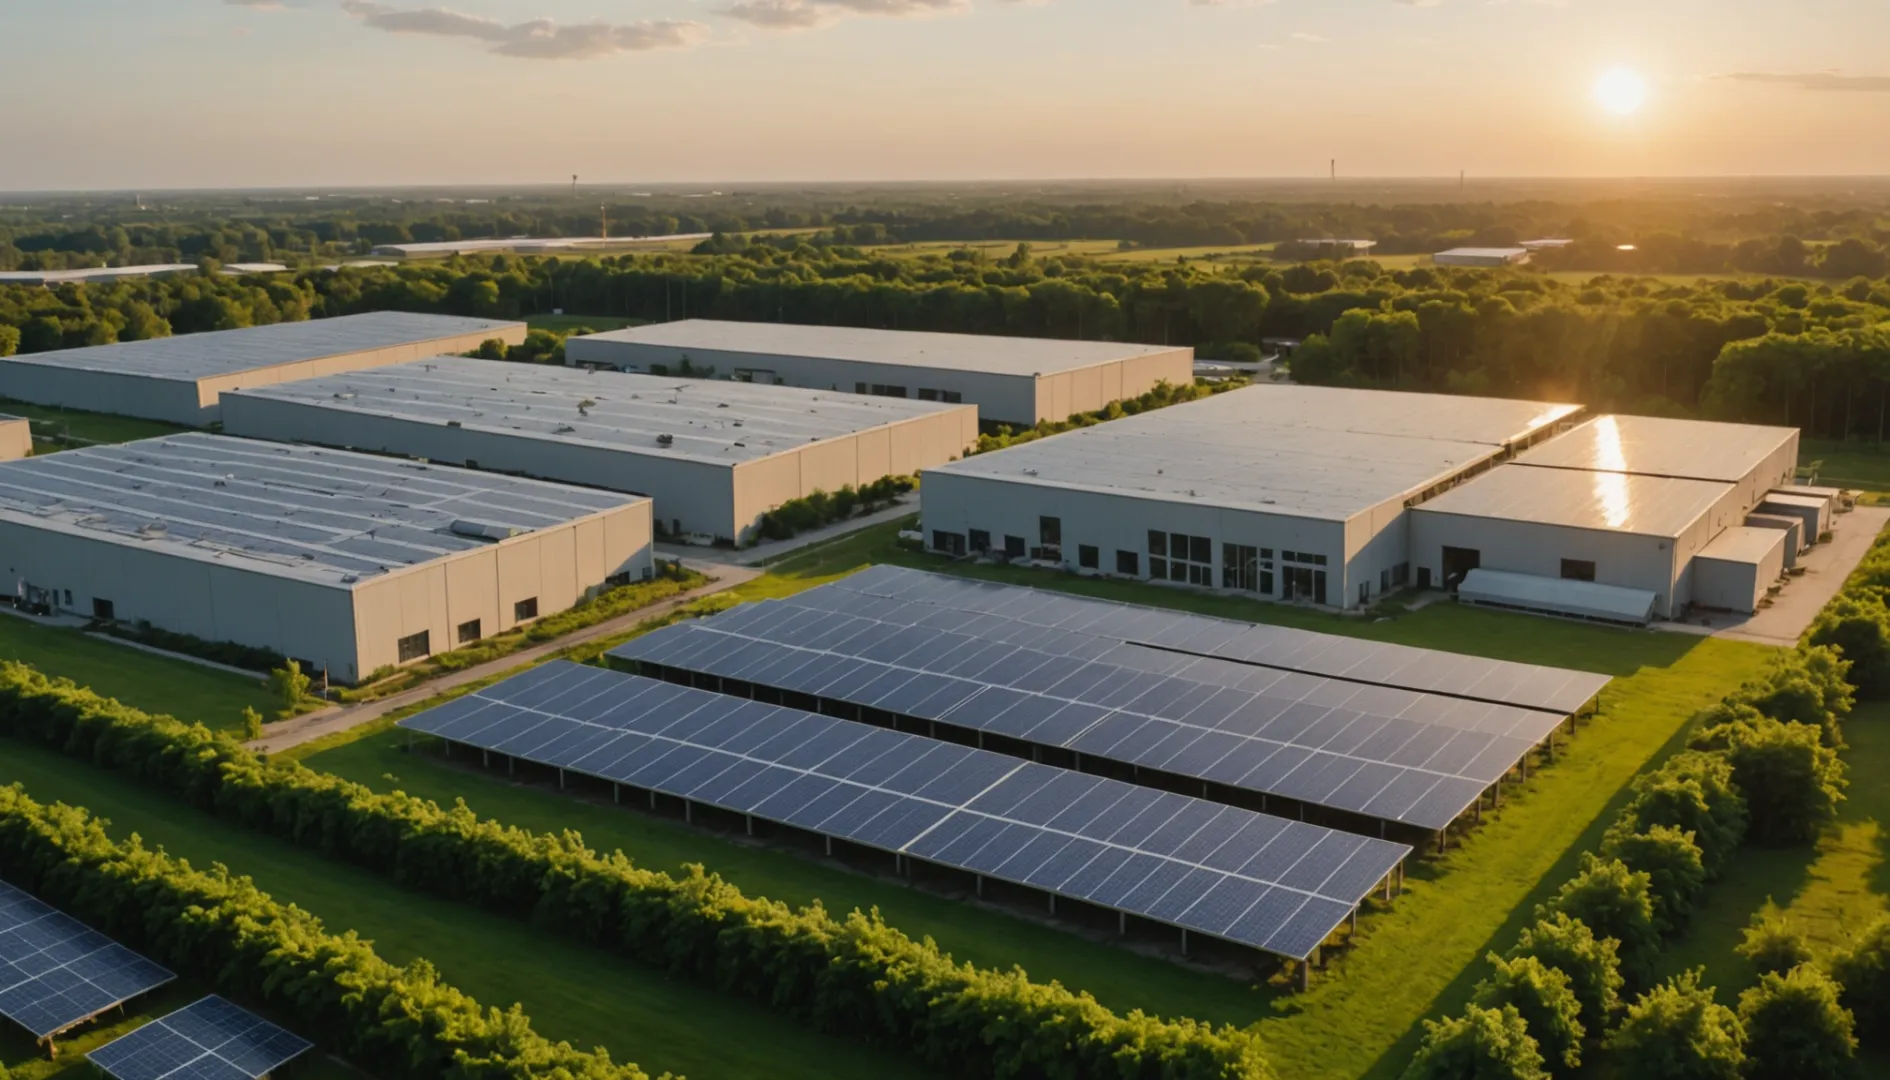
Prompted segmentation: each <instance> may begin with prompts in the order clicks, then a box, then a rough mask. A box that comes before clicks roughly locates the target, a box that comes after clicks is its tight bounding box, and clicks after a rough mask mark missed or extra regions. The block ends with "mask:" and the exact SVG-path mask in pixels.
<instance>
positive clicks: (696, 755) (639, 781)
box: [624, 743, 722, 791]
mask: <svg viewBox="0 0 1890 1080" xmlns="http://www.w3.org/2000/svg"><path fill="white" fill-rule="evenodd" d="M712 754H713V751H709V750H704V749H703V748H701V747H699V746H689V745H686V744H683V743H671V744H669V752H668V753H666V754H661V755H658V756H655V757H652V758H650V759H649V760H647V761H645V762H643V763H642V764H641V765H639V766H637V768H636V771H634V772H632V773H630V774H629V775H628V776H626V777H624V782H625V783H629V784H635V785H636V786H638V787H650V788H656V789H657V790H659V791H669V790H671V787H670V783H671V781H672V780H673V779H674V778H675V777H676V776H677V775H678V774H680V773H682V772H683V770H685V769H688V768H690V767H691V766H693V765H695V764H696V763H697V762H699V761H701V760H702V759H704V758H707V757H710V756H711V755H712ZM713 756H714V757H715V758H716V759H717V760H722V755H720V754H713Z"/></svg>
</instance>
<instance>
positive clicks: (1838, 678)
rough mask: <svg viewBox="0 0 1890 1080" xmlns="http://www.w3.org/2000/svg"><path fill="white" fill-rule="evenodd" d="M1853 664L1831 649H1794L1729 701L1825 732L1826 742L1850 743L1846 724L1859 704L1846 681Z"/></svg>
mask: <svg viewBox="0 0 1890 1080" xmlns="http://www.w3.org/2000/svg"><path fill="white" fill-rule="evenodd" d="M1850 670H1851V662H1850V661H1849V660H1846V659H1844V658H1843V656H1841V655H1840V654H1839V653H1838V651H1837V650H1836V649H1834V648H1831V647H1830V646H1814V647H1811V648H1808V649H1793V650H1791V651H1790V652H1783V653H1780V654H1778V655H1777V656H1776V657H1775V658H1773V660H1772V662H1771V664H1770V665H1769V666H1768V667H1767V668H1766V672H1765V674H1764V675H1763V676H1761V677H1760V678H1759V679H1757V680H1755V681H1753V682H1749V683H1746V684H1745V685H1744V686H1741V687H1740V688H1739V689H1738V690H1736V691H1734V692H1733V693H1732V695H1731V696H1730V697H1728V698H1727V701H1728V702H1729V703H1736V704H1741V705H1749V706H1751V707H1752V708H1754V709H1756V710H1758V712H1760V713H1761V714H1763V715H1765V716H1769V717H1771V718H1772V719H1774V720H1782V721H1785V722H1788V723H1798V724H1809V725H1810V726H1812V727H1815V728H1817V729H1818V730H1819V731H1820V732H1821V733H1822V737H1823V740H1824V744H1825V745H1826V746H1830V747H1839V746H1842V745H1844V736H1843V729H1842V727H1841V726H1840V723H1839V722H1840V721H1841V720H1843V718H1844V717H1846V716H1848V715H1850V711H1851V707H1852V705H1853V704H1854V703H1855V694H1854V692H1853V691H1852V688H1851V684H1850V683H1849V682H1847V681H1846V678H1847V676H1848V675H1849V674H1850Z"/></svg>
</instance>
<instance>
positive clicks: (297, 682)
mask: <svg viewBox="0 0 1890 1080" xmlns="http://www.w3.org/2000/svg"><path fill="white" fill-rule="evenodd" d="M310 681H311V680H310V679H309V677H308V676H307V675H304V674H302V665H301V664H298V663H296V662H295V661H294V660H285V661H283V664H282V666H281V667H279V668H277V669H275V670H274V671H271V672H270V673H269V689H270V690H272V691H274V693H275V695H276V697H277V698H279V699H281V701H282V707H283V708H284V709H285V710H287V711H289V712H294V711H295V710H296V709H299V708H301V707H302V702H303V700H304V699H305V698H307V697H308V688H309V684H310Z"/></svg>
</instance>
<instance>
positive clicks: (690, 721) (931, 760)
mask: <svg viewBox="0 0 1890 1080" xmlns="http://www.w3.org/2000/svg"><path fill="white" fill-rule="evenodd" d="M532 675H533V677H532V679H531V680H530V681H528V682H524V683H522V684H520V685H518V686H517V687H514V686H513V680H507V681H505V682H501V683H499V684H497V685H495V686H491V687H487V688H484V689H482V690H479V691H476V692H475V693H474V694H472V695H468V696H469V697H472V698H477V699H480V700H481V701H483V702H484V709H485V711H491V712H495V713H500V714H504V718H502V719H497V720H495V721H493V722H492V723H490V724H487V725H485V726H483V727H474V726H472V725H468V724H467V723H466V722H465V719H464V718H465V717H466V716H467V715H469V714H470V715H482V713H479V712H471V713H469V710H468V708H467V707H466V706H465V705H464V704H463V702H464V700H465V699H460V702H455V703H449V704H448V705H445V706H441V707H440V708H439V709H435V710H428V711H427V712H423V713H419V714H417V715H415V716H411V717H408V718H406V719H404V720H402V721H400V726H402V727H404V728H407V729H408V730H410V731H414V732H419V733H427V734H432V733H445V734H444V737H448V738H451V739H453V740H454V741H459V742H467V743H470V744H471V745H475V746H479V745H482V742H481V740H482V739H483V738H484V737H485V733H486V732H491V733H492V735H493V739H494V740H497V739H499V738H504V739H505V740H507V741H515V740H516V736H514V735H511V734H510V733H509V729H508V723H509V721H511V720H519V721H520V722H523V718H526V717H531V716H533V715H534V714H536V715H538V716H539V718H540V722H541V723H545V722H553V721H555V722H557V723H560V724H567V725H573V726H591V727H596V728H600V729H611V730H616V731H619V732H620V733H621V734H622V735H623V737H625V738H640V739H644V740H646V742H645V743H644V744H643V745H642V746H640V747H638V748H637V749H636V750H633V751H631V752H630V753H628V754H618V753H616V752H615V748H616V745H617V744H615V743H612V744H606V746H605V748H604V749H603V750H600V751H597V752H594V753H593V754H592V755H591V756H589V757H585V758H581V759H579V760H577V761H575V762H572V761H567V760H564V759H563V758H560V763H559V767H560V768H564V769H567V770H571V771H574V772H576V773H579V774H582V775H589V776H594V777H596V778H598V779H602V780H608V781H612V782H615V783H625V784H630V785H632V786H635V787H641V788H648V789H651V790H654V791H658V792H662V793H664V794H667V795H671V796H674V797H678V798H684V799H689V800H692V801H696V802H700V803H702V804H705V805H710V806H716V807H719V808H721V809H725V810H730V811H733V812H736V813H743V814H749V815H753V816H755V817H758V818H762V819H766V820H771V821H775V822H779V823H782V824H787V825H793V826H797V827H800V828H805V829H808V830H810V831H814V832H818V833H823V834H825V835H828V836H832V837H835V838H839V839H846V840H851V841H853V842H855V843H859V844H862V845H864V846H867V847H871V848H876V849H879V850H882V851H888V852H891V853H894V854H898V855H910V856H912V857H914V858H919V859H925V860H927V861H931V862H937V863H941V864H943V865H947V866H952V867H956V868H958V869H962V870H967V871H970V872H972V873H977V874H981V875H984V876H987V877H991V878H994V879H997V880H1003V881H1010V882H1013V883H1015V884H1020V885H1026V886H1030V887H1033V888H1042V889H1045V890H1046V891H1050V892H1052V893H1053V895H1059V896H1069V897H1072V898H1075V899H1085V900H1090V901H1091V902H1096V903H1103V904H1104V905H1105V906H1110V907H1117V908H1118V909H1119V910H1123V911H1126V912H1127V913H1128V914H1133V915H1137V916H1139V917H1145V918H1150V919H1154V920H1155V921H1158V922H1164V923H1167V924H1169V925H1173V926H1176V927H1179V928H1181V929H1185V930H1189V931H1192V932H1196V933H1205V934H1209V935H1212V936H1216V937H1223V938H1227V939H1228V940H1232V941H1235V942H1236V943H1238V944H1242V945H1247V946H1250V947H1253V948H1257V949H1263V950H1266V951H1270V952H1275V953H1280V954H1281V955H1287V956H1290V957H1291V958H1293V959H1305V957H1306V956H1307V955H1309V954H1310V952H1311V950H1312V949H1313V948H1315V947H1317V945H1318V943H1319V942H1318V941H1315V942H1314V943H1313V944H1312V945H1310V946H1306V947H1305V948H1302V949H1300V951H1298V952H1293V953H1282V952H1281V948H1284V947H1286V946H1287V945H1291V946H1293V947H1298V946H1297V943H1298V942H1300V941H1301V940H1302V939H1303V938H1305V937H1306V935H1307V934H1309V933H1310V932H1311V931H1310V930H1306V929H1303V928H1299V927H1287V926H1286V925H1284V924H1282V925H1279V926H1273V925H1263V924H1261V923H1258V922H1252V921H1250V922H1249V924H1248V925H1247V928H1246V929H1245V930H1243V931H1242V933H1241V935H1239V936H1233V937H1229V934H1230V932H1231V928H1232V926H1233V924H1234V922H1235V921H1236V919H1238V918H1240V917H1241V916H1244V915H1245V913H1246V912H1247V909H1248V908H1249V907H1251V906H1252V904H1254V903H1257V902H1258V901H1259V900H1260V899H1261V898H1262V897H1264V896H1267V895H1271V894H1272V893H1275V892H1284V893H1286V894H1289V895H1291V896H1296V897H1300V898H1301V899H1302V900H1303V899H1308V898H1315V897H1316V898H1318V899H1319V900H1320V901H1321V903H1320V905H1319V906H1318V910H1320V911H1327V910H1332V909H1334V908H1335V907H1336V908H1337V909H1338V910H1340V911H1341V915H1340V916H1339V917H1338V918H1335V919H1334V920H1333V922H1332V924H1331V925H1329V926H1327V927H1326V928H1325V931H1324V933H1321V934H1319V941H1323V940H1324V939H1325V937H1326V936H1327V935H1329V934H1330V933H1331V932H1332V931H1333V930H1335V929H1337V927H1338V925H1339V923H1340V922H1341V921H1343V918H1344V916H1345V915H1347V914H1349V913H1350V912H1351V911H1352V910H1353V909H1354V908H1355V907H1356V906H1357V904H1358V903H1359V902H1360V901H1361V900H1362V899H1363V898H1364V897H1365V896H1366V895H1368V894H1369V893H1370V892H1371V890H1372V889H1373V888H1374V887H1375V886H1376V885H1377V884H1378V883H1379V882H1381V881H1385V880H1388V878H1389V877H1390V875H1392V874H1394V873H1395V872H1396V871H1397V868H1398V866H1399V864H1400V863H1401V862H1402V860H1403V858H1404V856H1405V855H1407V854H1409V852H1410V850H1411V849H1410V848H1409V847H1408V846H1406V845H1403V844H1396V843H1390V842H1387V841H1383V840H1376V839H1366V838H1362V837H1353V836H1349V835H1347V834H1341V833H1335V832H1333V831H1332V830H1330V829H1325V828H1322V827H1320V826H1316V825H1308V824H1305V823H1303V822H1293V821H1286V820H1284V819H1280V818H1271V817H1268V816H1266V815H1262V814H1257V813H1255V812H1253V811H1249V810H1243V809H1239V808H1235V807H1228V806H1223V805H1220V804H1217V803H1209V802H1206V801H1204V800H1200V799H1196V798H1193V797H1190V796H1185V795H1177V794H1172V793H1167V792H1156V791H1152V790H1150V789H1147V788H1142V787H1137V786H1135V785H1132V784H1127V783H1124V782H1122V781H1117V780H1111V779H1108V778H1105V777H1099V776H1092V775H1089V774H1085V773H1077V772H1072V771H1069V770H1066V769H1059V768H1055V767H1052V766H1047V765H1039V764H1034V763H1031V762H1026V761H1020V760H1018V759H1016V758H1012V757H1007V756H1004V755H1000V754H996V753H991V752H987V751H983V750H978V749H974V748H971V747H966V746H960V745H958V744H954V743H946V742H940V741H937V740H933V739H927V738H925V737H923V736H918V735H909V734H904V733H901V732H896V731H891V730H888V729H885V728H879V727H873V726H871V725H867V724H862V723H858V722H855V721H851V720H842V719H837V718H834V717H828V716H822V715H819V714H814V713H806V712H802V711H800V710H796V709H792V708H788V707H785V706H777V705H768V704H764V703H761V702H757V701H753V700H750V699H746V698H737V697H730V696H726V695H722V694H717V693H714V692H712V691H708V690H698V689H694V688H688V687H682V686H678V685H675V684H672V683H665V682H659V681H657V680H653V679H649V678H645V677H643V676H637V675H628V674H623V673H620V672H615V671H604V670H600V669H596V668H588V667H583V666H580V665H576V664H571V663H569V662H565V661H555V662H553V663H552V664H547V665H544V666H543V667H540V668H538V669H535V671H534V672H533V673H532ZM518 678H524V677H523V676H520V677H518ZM550 683H558V684H560V685H559V687H558V688H557V692H556V693H547V689H548V688H549V687H548V684H550ZM521 701H523V702H537V703H539V704H536V705H533V704H525V705H521V704H519V702H521ZM546 702H555V703H556V704H557V707H558V709H559V713H558V715H556V716H549V715H544V714H543V713H542V709H543V708H544V703H546ZM526 760H534V759H533V758H531V757H530V755H529V754H527V755H526ZM1059 823H1060V824H1059ZM1210 829H1212V830H1213V831H1212V832H1210V831H1209V830H1210ZM1223 833H1224V834H1225V835H1221V834H1223ZM1289 835H1290V839H1288V837H1289ZM1242 837H1247V838H1249V839H1250V840H1252V841H1254V842H1255V843H1256V844H1257V845H1258V846H1255V847H1254V848H1253V850H1251V851H1249V850H1240V851H1234V852H1228V853H1226V854H1224V855H1221V856H1220V858H1219V859H1218V860H1217V861H1216V862H1212V863H1210V862H1208V861H1206V860H1207V858H1208V856H1211V855H1216V854H1218V853H1221V852H1222V850H1223V849H1224V848H1226V847H1227V845H1228V844H1230V843H1236V842H1238V841H1240V840H1241V838H1242ZM1334 837H1344V839H1343V840H1334V839H1331V838H1334ZM1283 841H1284V842H1283ZM1334 845H1339V846H1340V847H1341V848H1343V849H1344V851H1345V857H1344V858H1343V859H1341V860H1339V862H1338V863H1337V865H1335V866H1334V867H1330V868H1327V867H1324V866H1323V865H1317V866H1309V867H1307V868H1305V869H1304V870H1302V871H1301V872H1300V877H1301V879H1302V880H1303V881H1304V882H1305V883H1304V884H1303V885H1301V886H1286V885H1282V884H1280V883H1278V882H1275V881H1272V880H1267V879H1262V878H1259V877H1255V876H1253V874H1252V873H1251V872H1248V871H1246V870H1244V869H1243V868H1245V867H1249V866H1262V865H1264V866H1266V867H1268V868H1269V870H1270V872H1274V873H1277V874H1285V873H1286V872H1288V871H1290V870H1292V869H1293V868H1294V866H1295V865H1296V863H1297V859H1298V856H1299V855H1302V854H1304V853H1305V852H1306V851H1311V850H1314V849H1321V850H1338V849H1335V848H1334ZM1171 848H1172V849H1173V850H1169V849H1171ZM1184 849H1185V850H1187V851H1188V852H1190V854H1195V853H1197V852H1198V853H1199V856H1200V857H1199V858H1186V859H1184V858H1182V857H1181V856H1180V855H1179V854H1178V852H1180V851H1181V850H1184ZM1269 850H1272V851H1274V852H1275V854H1274V859H1273V861H1272V862H1265V861H1263V860H1262V859H1261V856H1262V855H1263V854H1265V853H1266V852H1267V851H1269ZM1110 852H1115V853H1118V854H1113V855H1112V854H1107V853H1110ZM1236 856H1238V858H1236ZM1099 860H1100V862H1099ZM1235 862H1238V864H1239V865H1238V866H1232V865H1229V864H1231V863H1235ZM1092 866H1094V867H1095V868H1096V869H1100V868H1102V867H1104V866H1107V867H1110V870H1109V873H1108V874H1107V875H1105V876H1102V877H1098V876H1097V875H1096V874H1095V873H1093V872H1089V873H1086V871H1090V870H1091V868H1092ZM1341 869H1349V873H1348V874H1346V875H1345V876H1343V877H1340V876H1339V875H1338V873H1337V871H1338V870H1341ZM1366 876H1370V881H1368V882H1366V883H1365V884H1364V885H1363V886H1361V887H1359V888H1357V889H1356V890H1354V891H1353V892H1352V894H1351V895H1342V894H1338V893H1332V892H1329V891H1322V890H1326V884H1325V883H1326V882H1327V881H1328V880H1340V881H1343V882H1344V883H1345V884H1346V886H1347V887H1348V888H1350V887H1351V885H1352V883H1354V882H1356V881H1359V880H1363V879H1364V878H1365V877H1366ZM1077 878H1081V879H1082V890H1081V891H1080V892H1079V891H1074V890H1069V889H1065V888H1064V887H1063V886H1062V884H1061V883H1062V882H1066V881H1070V880H1075V879H1077ZM1313 878H1317V880H1312V879H1313ZM1092 879H1093V880H1092ZM1131 879H1132V880H1131ZM1184 883H1186V884H1187V885H1188V891H1187V892H1181V893H1175V892H1174V889H1175V888H1176V887H1177V886H1180V885H1182V884H1184ZM1210 890H1218V892H1217V893H1216V895H1217V898H1218V903H1217V905H1216V906H1215V907H1214V908H1212V909H1211V912H1212V918H1209V917H1208V909H1204V913H1203V915H1201V916H1200V917H1191V916H1190V914H1189V911H1190V909H1191V908H1193V907H1195V906H1197V903H1196V902H1197V901H1198V900H1199V899H1200V897H1199V896H1198V895H1196V894H1197V893H1205V892H1207V891H1210ZM1171 893H1172V894H1173V895H1172V896H1171ZM1110 897H1114V898H1115V902H1114V903H1109V902H1108V898H1110ZM1237 897H1245V898H1246V899H1247V901H1248V903H1247V904H1244V905H1236V903H1235V898H1237ZM1099 898H1100V899H1099ZM1184 899H1185V900H1186V901H1187V902H1186V904H1184V903H1183V900H1184ZM1124 905H1126V906H1124ZM1235 906H1238V907H1239V910H1238V911H1237V912H1234V913H1233V914H1231V915H1226V911H1227V910H1229V909H1231V908H1233V907H1235ZM1293 910H1294V911H1295V912H1297V911H1298V910H1299V906H1298V905H1296V906H1295V907H1294V909H1293ZM1223 915H1225V917H1223ZM1289 930H1290V931H1291V933H1288V931H1289ZM1275 938H1277V939H1278V940H1279V941H1280V942H1282V943H1284V944H1282V945H1281V946H1280V947H1274V944H1273V942H1274V939H1275Z"/></svg>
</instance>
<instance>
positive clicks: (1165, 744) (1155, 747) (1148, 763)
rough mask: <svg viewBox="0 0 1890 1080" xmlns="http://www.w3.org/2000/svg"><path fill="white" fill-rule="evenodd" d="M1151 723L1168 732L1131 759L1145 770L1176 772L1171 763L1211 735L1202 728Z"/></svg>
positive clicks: (1160, 722) (1137, 752)
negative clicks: (1170, 766)
mask: <svg viewBox="0 0 1890 1080" xmlns="http://www.w3.org/2000/svg"><path fill="white" fill-rule="evenodd" d="M1150 723H1152V724H1161V725H1162V726H1163V727H1165V728H1166V729H1167V731H1166V734H1164V735H1162V737H1161V738H1159V739H1157V740H1155V741H1154V742H1152V743H1149V744H1148V745H1147V746H1145V747H1143V748H1141V749H1139V750H1137V751H1136V753H1135V756H1134V758H1132V759H1131V760H1132V761H1133V763H1134V764H1137V765H1140V766H1142V767H1143V768H1145V769H1161V770H1163V771H1166V772H1173V771H1174V770H1173V769H1170V768H1169V763H1170V762H1172V761H1174V760H1175V759H1176V758H1177V757H1180V756H1181V755H1182V754H1184V753H1186V752H1187V750H1188V749H1189V748H1190V747H1192V746H1193V745H1194V744H1195V743H1197V742H1199V741H1201V739H1202V738H1204V737H1206V736H1207V735H1208V734H1210V733H1209V732H1205V731H1202V730H1201V729H1200V728H1191V727H1182V726H1180V725H1176V724H1169V723H1167V722H1166V721H1162V720H1154V721H1150Z"/></svg>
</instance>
